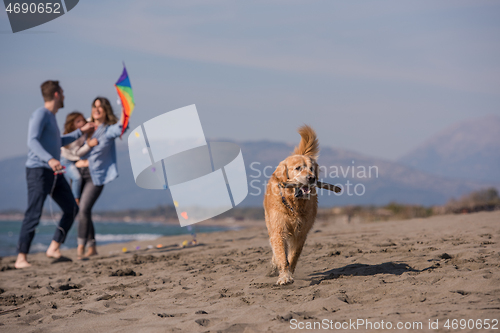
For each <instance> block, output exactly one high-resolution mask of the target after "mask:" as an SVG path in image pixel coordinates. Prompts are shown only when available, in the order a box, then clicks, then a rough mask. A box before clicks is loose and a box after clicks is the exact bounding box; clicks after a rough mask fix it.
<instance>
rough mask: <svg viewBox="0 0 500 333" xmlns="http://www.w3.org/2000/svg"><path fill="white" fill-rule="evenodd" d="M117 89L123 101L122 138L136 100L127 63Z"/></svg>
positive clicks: (116, 85) (117, 83)
mask: <svg viewBox="0 0 500 333" xmlns="http://www.w3.org/2000/svg"><path fill="white" fill-rule="evenodd" d="M115 87H116V91H117V92H118V96H120V100H121V103H122V113H123V127H122V134H120V138H121V137H122V135H123V132H125V130H126V129H127V126H128V119H129V118H130V115H131V114H132V111H134V107H135V101H134V92H133V91H132V86H131V85H130V80H129V78H128V73H127V69H126V68H125V64H123V73H122V76H120V78H119V79H118V81H116V83H115Z"/></svg>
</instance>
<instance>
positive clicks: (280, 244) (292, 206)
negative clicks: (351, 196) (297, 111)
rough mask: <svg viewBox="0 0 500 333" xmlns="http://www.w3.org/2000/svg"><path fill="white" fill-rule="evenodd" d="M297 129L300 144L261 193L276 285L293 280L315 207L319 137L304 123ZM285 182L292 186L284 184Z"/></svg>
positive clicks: (280, 165)
mask: <svg viewBox="0 0 500 333" xmlns="http://www.w3.org/2000/svg"><path fill="white" fill-rule="evenodd" d="M298 132H299V134H300V136H301V137H302V139H301V141H300V144H299V145H298V146H297V147H295V150H294V151H293V155H291V156H289V157H287V158H286V159H285V160H284V161H282V162H281V163H280V164H279V165H278V167H277V168H276V170H275V171H274V173H273V174H272V176H271V178H270V179H269V182H268V184H267V188H266V195H265V197H264V210H265V218H266V226H267V231H268V233H269V241H270V243H271V247H272V249H273V258H272V273H271V274H272V275H271V276H276V275H278V273H279V278H278V281H277V284H279V285H285V284H289V283H293V273H294V271H295V267H296V266H297V261H298V259H299V256H300V253H301V252H302V248H303V246H304V243H305V241H306V237H307V233H308V232H309V230H311V228H312V226H313V224H314V220H315V219H316V213H317V210H318V196H317V192H316V185H317V179H318V171H319V170H318V164H317V162H316V160H317V158H318V155H319V144H318V139H317V138H316V133H315V132H314V130H313V129H312V128H311V127H309V126H307V125H304V126H302V127H300V128H299V130H298ZM287 183H290V184H291V183H293V184H295V186H294V187H289V186H286V184H287ZM284 184H285V185H284Z"/></svg>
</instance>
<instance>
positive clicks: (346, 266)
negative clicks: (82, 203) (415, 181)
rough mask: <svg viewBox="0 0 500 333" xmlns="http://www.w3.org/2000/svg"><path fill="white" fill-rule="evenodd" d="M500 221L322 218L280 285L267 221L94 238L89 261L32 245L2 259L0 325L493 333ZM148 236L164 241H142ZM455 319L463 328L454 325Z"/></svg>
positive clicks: (12, 328)
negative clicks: (56, 258)
mask: <svg viewBox="0 0 500 333" xmlns="http://www.w3.org/2000/svg"><path fill="white" fill-rule="evenodd" d="M499 222H500V212H498V211H497V212H483V213H476V214H464V215H443V216H436V217H431V218H428V219H413V220H404V221H391V222H376V223H373V222H372V223H363V222H356V221H355V222H352V223H345V222H331V221H321V220H319V221H316V224H315V226H314V228H313V230H312V231H311V233H310V235H309V238H308V239H307V242H306V246H305V248H304V251H303V254H302V256H301V258H300V260H299V264H298V268H297V271H296V274H295V283H294V284H292V285H289V286H284V287H278V286H276V285H275V284H274V283H275V282H276V279H277V278H276V277H269V276H267V273H268V271H269V268H270V258H271V249H270V246H269V243H268V237H267V230H266V227H265V224H264V221H260V222H258V223H255V224H254V226H253V227H251V228H248V229H244V230H239V231H227V232H218V233H211V234H200V235H198V240H199V242H200V244H199V245H198V246H196V247H190V248H180V247H179V246H178V245H179V244H180V243H182V241H183V240H185V239H187V237H186V236H175V237H165V238H161V239H159V240H157V241H155V242H151V241H144V242H131V243H128V244H113V245H107V246H102V247H99V248H98V250H99V255H98V256H97V257H94V258H92V259H91V260H87V261H77V260H76V256H75V254H76V253H75V250H71V251H69V250H67V251H63V255H65V256H68V257H69V258H71V259H72V261H67V262H58V263H52V261H51V260H50V259H48V258H46V257H45V256H44V254H43V253H39V254H34V255H30V259H31V262H32V263H33V267H31V268H29V269H25V270H15V269H12V267H13V264H14V258H13V257H7V258H3V259H2V260H1V262H0V265H1V267H2V271H1V272H0V288H1V289H0V293H1V294H0V311H1V312H0V313H1V315H0V331H2V332H6V333H7V332H291V331H300V329H299V328H301V327H304V331H309V332H313V331H318V332H320V331H321V332H322V331H344V330H343V329H342V325H344V329H345V328H346V323H347V324H349V321H351V323H352V322H356V323H360V324H361V321H360V320H363V321H364V325H359V326H356V327H355V328H353V326H351V325H352V324H350V326H349V329H345V330H350V331H359V332H364V331H372V330H375V329H376V328H377V324H378V325H379V326H378V328H380V329H381V328H382V327H381V326H380V325H382V324H381V322H382V321H383V325H384V326H383V328H384V329H381V331H383V330H387V328H388V327H387V325H388V323H390V324H391V325H392V329H391V330H392V331H401V332H405V331H408V332H410V331H412V332H413V331H420V332H448V331H455V330H454V329H453V328H452V327H450V328H449V329H448V328H446V327H445V324H446V322H447V320H448V319H449V321H448V322H449V325H452V323H453V322H452V321H453V319H457V321H456V323H457V325H458V326H457V327H458V328H457V330H459V331H461V332H469V331H470V332H477V331H481V332H487V331H492V332H498V330H499V329H500V324H499V323H498V320H499V319H500V223H499ZM150 244H162V245H163V247H162V248H159V249H157V248H154V249H149V250H147V249H145V248H146V247H147V245H150ZM137 246H140V247H141V249H140V250H135V248H136V247H137ZM123 247H126V248H127V249H131V251H129V252H128V253H123V252H122V248H123ZM460 319H465V320H467V323H468V325H469V326H468V327H467V326H466V328H465V329H460ZM469 319H474V323H472V322H470V321H469ZM478 319H481V323H483V324H484V323H485V320H486V319H489V321H487V322H489V324H490V325H493V324H494V323H495V321H494V320H496V321H497V324H496V328H497V329H496V330H495V329H492V328H493V327H492V326H490V329H484V328H482V329H478V326H477V325H478V324H477V320H478ZM367 322H370V323H371V325H372V327H370V326H366V325H368V323H367ZM429 322H431V323H436V324H437V329H434V328H436V326H433V327H432V328H429ZM463 322H464V321H462V324H463ZM308 323H309V324H308ZM314 323H317V324H316V326H315V327H316V329H314V326H311V325H314ZM398 323H402V325H403V326H402V329H399V327H396V326H397V325H398ZM408 323H409V324H408ZM415 323H417V324H415ZM418 323H421V326H418ZM410 324H411V325H412V328H410V329H408V328H409V327H410V326H408V325H410ZM307 325H309V326H307ZM319 325H321V327H319ZM415 325H416V326H415ZM471 325H472V328H471ZM400 326H401V325H400ZM405 326H406V329H405ZM308 327H310V328H311V329H307V328H308ZM336 328H337V329H336ZM338 328H340V329H338Z"/></svg>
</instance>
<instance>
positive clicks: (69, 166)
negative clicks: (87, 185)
mask: <svg viewBox="0 0 500 333" xmlns="http://www.w3.org/2000/svg"><path fill="white" fill-rule="evenodd" d="M61 165H64V166H65V167H66V173H65V174H64V177H65V178H66V180H67V181H68V184H71V192H72V193H73V196H74V197H75V199H80V193H81V192H82V191H81V189H82V176H81V175H80V171H78V168H77V167H76V166H75V162H73V161H70V160H68V159H65V158H64V157H61Z"/></svg>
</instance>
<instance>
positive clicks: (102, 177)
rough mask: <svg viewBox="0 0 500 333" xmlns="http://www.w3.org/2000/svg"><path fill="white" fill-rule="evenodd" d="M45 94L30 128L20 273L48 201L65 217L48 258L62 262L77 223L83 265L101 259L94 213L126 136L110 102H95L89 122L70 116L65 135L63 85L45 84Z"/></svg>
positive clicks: (18, 263)
mask: <svg viewBox="0 0 500 333" xmlns="http://www.w3.org/2000/svg"><path fill="white" fill-rule="evenodd" d="M41 90H42V96H43V99H44V106H43V107H41V108H39V109H37V110H35V112H34V113H33V114H32V116H31V118H30V121H29V127H28V148H29V151H28V160H27V162H26V181H27V185H28V208H27V209H26V213H25V215H24V219H23V222H22V226H21V232H20V234H19V242H18V247H17V250H18V256H17V260H16V263H15V267H16V268H26V267H30V266H31V264H30V263H29V262H28V258H27V255H28V253H29V249H30V246H31V242H32V240H33V237H34V236H35V229H36V227H37V225H38V223H39V222H40V217H41V215H42V209H43V205H44V202H45V199H46V198H47V196H48V195H50V196H51V197H52V199H53V200H54V201H55V202H56V203H57V204H58V205H59V207H60V208H61V210H62V213H63V214H62V216H61V220H60V221H59V224H58V226H57V229H56V231H55V233H54V237H53V239H52V242H51V243H50V245H49V248H48V249H47V252H46V255H47V257H49V258H55V259H58V258H60V257H61V252H60V246H61V244H62V243H64V241H65V239H66V236H67V234H68V232H69V230H70V228H71V226H72V225H73V222H74V220H75V218H76V219H77V220H78V247H77V257H78V259H84V258H86V257H89V256H93V255H96V254H97V250H96V241H95V229H94V223H93V222H92V207H93V206H94V204H95V203H96V201H97V199H98V198H99V196H100V194H101V192H102V190H103V188H104V185H105V184H107V183H109V182H111V181H112V180H114V179H115V178H116V177H118V169H117V165H116V147H115V139H116V138H117V137H119V136H120V135H121V133H122V127H123V120H124V119H123V117H121V118H120V119H119V120H118V118H117V117H116V116H115V114H114V113H113V108H112V107H111V104H110V102H109V100H108V99H106V98H104V97H97V98H95V99H94V101H93V102H92V111H91V116H90V119H89V120H88V121H87V119H85V117H84V115H83V114H82V113H80V112H71V113H70V114H68V116H67V117H66V122H65V124H64V133H63V135H61V134H60V131H59V128H58V126H57V121H56V117H55V115H56V113H57V112H58V110H59V109H61V108H63V107H64V92H63V89H62V88H61V86H60V85H59V81H46V82H44V83H43V84H42V85H41ZM70 184H71V186H70ZM85 248H87V251H86V252H85Z"/></svg>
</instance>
